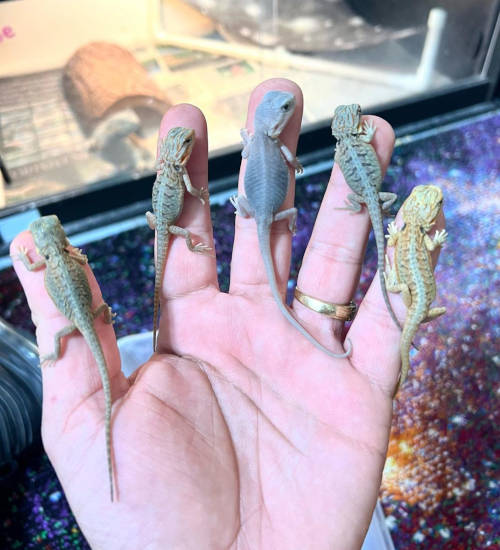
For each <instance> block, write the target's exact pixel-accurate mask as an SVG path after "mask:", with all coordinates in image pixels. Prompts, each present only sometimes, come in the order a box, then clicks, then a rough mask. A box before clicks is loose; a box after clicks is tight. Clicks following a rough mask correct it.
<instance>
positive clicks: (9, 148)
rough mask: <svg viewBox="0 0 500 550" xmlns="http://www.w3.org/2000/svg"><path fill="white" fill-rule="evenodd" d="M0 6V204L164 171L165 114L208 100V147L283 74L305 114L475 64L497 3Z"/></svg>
mask: <svg viewBox="0 0 500 550" xmlns="http://www.w3.org/2000/svg"><path fill="white" fill-rule="evenodd" d="M435 5H436V4H435V1H434V0H433V1H430V0H421V1H420V2H401V1H395V0H386V1H384V2H381V1H375V0H372V1H369V0H308V1H304V0H254V1H252V0H149V1H148V2H137V1H135V0H86V1H76V0H75V1H72V2H68V1H67V0H44V1H43V2H42V1H40V0H20V1H16V2H12V1H11V2H0V21H1V23H0V157H1V161H2V165H3V166H2V173H3V176H4V179H5V178H7V179H8V180H10V183H4V185H3V186H2V185H0V207H1V206H5V205H7V206H10V205H13V204H16V203H19V202H22V201H28V200H33V199H38V198H41V197H45V196H48V195H51V194H54V193H60V192H65V191H69V190H74V189H76V188H79V187H81V186H85V185H89V184H98V183H100V184H105V183H106V181H109V180H110V179H111V180H112V181H116V179H117V178H118V179H119V180H120V179H123V180H125V179H127V180H130V179H131V178H134V177H137V176H138V175H140V174H142V173H151V172H152V171H153V168H154V155H155V147H156V133H157V128H158V123H159V121H160V119H161V116H162V113H163V112H164V111H165V110H166V109H167V108H168V106H170V105H173V104H175V103H179V102H189V103H194V104H196V105H198V106H199V107H200V108H201V109H202V110H203V111H204V113H205V116H206V117H207V121H208V127H209V136H210V149H211V152H214V151H218V150H221V149H223V148H226V147H230V146H237V144H238V142H239V128H240V126H241V125H242V123H243V121H244V120H245V114H246V108H247V101H248V96H249V93H250V91H251V89H252V88H253V87H254V86H256V85H257V84H258V83H259V82H260V81H262V80H264V79H266V78H271V77H276V76H280V77H286V78H290V79H292V80H294V81H296V82H297V83H298V84H299V85H300V86H301V87H302V89H303V91H304V96H305V109H304V124H306V125H307V124H311V123H317V122H320V121H326V120H327V119H329V118H330V116H331V113H332V112H333V109H334V107H335V106H336V105H337V104H340V103H346V102H349V103H353V102H356V103H360V104H362V105H363V107H364V108H365V109H366V110H367V109H369V108H370V107H373V106H374V105H378V104H381V103H385V102H388V101H391V100H395V99H402V98H406V97H408V98H411V97H412V96H413V95H414V94H416V93H419V92H422V91H425V90H430V89H437V88H440V87H444V86H450V85H453V84H454V83H456V82H459V81H460V80H461V79H464V78H468V77H471V76H474V75H479V74H480V72H481V69H482V64H483V60H484V57H485V53H486V51H487V47H488V42H489V37H490V35H491V27H492V25H493V21H494V15H495V13H496V10H497V9H498V1H496V0H481V1H478V0H442V1H440V2H439V6H440V8H435V7H434V6H435Z"/></svg>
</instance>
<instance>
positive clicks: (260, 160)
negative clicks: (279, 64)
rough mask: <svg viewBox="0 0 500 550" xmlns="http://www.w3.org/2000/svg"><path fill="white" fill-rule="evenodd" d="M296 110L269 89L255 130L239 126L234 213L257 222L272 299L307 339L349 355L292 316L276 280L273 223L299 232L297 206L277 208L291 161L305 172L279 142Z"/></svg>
mask: <svg viewBox="0 0 500 550" xmlns="http://www.w3.org/2000/svg"><path fill="white" fill-rule="evenodd" d="M294 110H295V97H294V95H293V94H291V93H288V92H282V91H270V92H267V93H266V94H265V95H264V97H263V98H262V101H261V102H260V103H259V105H258V106H257V109H256V111H255V118H254V127H255V130H254V134H253V135H250V134H249V133H248V131H247V130H245V129H244V130H242V131H241V137H242V138H243V145H244V147H243V151H242V153H241V155H242V157H243V158H246V159H247V164H246V169H245V179H244V186H245V194H246V196H243V195H238V196H235V197H231V203H232V204H233V206H234V207H235V208H236V213H237V214H239V215H240V216H242V217H244V218H249V217H252V218H254V219H255V222H256V224H257V234H258V238H259V247H260V251H261V255H262V259H263V261H264V266H265V269H266V273H267V277H268V280H269V286H270V287H271V293H272V295H273V298H274V300H275V301H276V303H277V304H278V307H279V309H280V311H281V313H282V314H283V316H284V317H285V318H286V320H287V321H288V322H289V323H290V324H291V325H293V326H294V327H295V328H296V329H297V330H298V331H299V332H300V333H301V334H302V335H303V336H304V337H305V338H307V340H309V342H311V343H312V344H313V345H314V346H315V347H316V348H318V349H320V350H321V351H323V352H324V353H326V354H328V355H329V356H330V357H347V356H348V355H349V354H350V353H351V347H350V342H349V341H348V346H349V349H348V350H347V351H346V352H345V353H342V354H335V353H333V352H332V351H330V350H329V349H328V348H325V347H324V346H323V345H322V344H320V343H319V342H318V341H317V340H316V339H315V338H314V337H313V336H311V335H310V334H309V333H308V332H307V331H306V329H305V328H304V327H303V326H302V325H301V324H300V323H299V322H298V321H297V320H296V319H295V317H293V315H292V314H291V313H290V311H289V309H288V308H287V306H286V304H284V303H283V298H282V296H281V294H280V291H279V289H278V285H277V283H276V274H275V272H274V264H273V258H272V255H271V237H270V230H271V224H272V223H273V222H274V221H278V220H287V221H288V228H289V229H290V231H291V232H292V233H295V224H296V220H297V209H296V208H289V209H287V210H282V211H281V212H278V210H279V209H280V208H281V205H282V204H283V201H284V200H285V197H286V195H287V192H288V184H289V173H288V165H290V166H292V167H293V168H294V169H295V170H297V171H298V172H302V166H301V164H300V162H299V161H298V160H297V159H296V158H295V157H294V155H293V154H292V152H291V151H290V150H289V149H288V147H286V145H284V144H283V143H281V141H280V140H279V136H280V134H281V132H282V131H283V129H284V128H285V126H286V125H287V123H288V121H289V120H290V117H291V116H292V114H293V112H294Z"/></svg>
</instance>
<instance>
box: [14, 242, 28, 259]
mask: <svg viewBox="0 0 500 550" xmlns="http://www.w3.org/2000/svg"><path fill="white" fill-rule="evenodd" d="M27 257H28V248H27V247H26V246H24V245H23V246H19V247H18V248H17V256H16V260H19V261H21V262H23V261H24V260H25V259H26V258H27Z"/></svg>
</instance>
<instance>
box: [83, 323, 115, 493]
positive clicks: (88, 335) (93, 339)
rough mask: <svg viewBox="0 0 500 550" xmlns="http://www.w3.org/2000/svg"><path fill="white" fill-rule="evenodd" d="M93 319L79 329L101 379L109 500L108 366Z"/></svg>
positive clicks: (109, 402) (111, 453)
mask: <svg viewBox="0 0 500 550" xmlns="http://www.w3.org/2000/svg"><path fill="white" fill-rule="evenodd" d="M93 322H94V321H93V319H90V325H89V328H88V329H87V330H83V331H81V332H82V334H83V337H84V338H85V340H86V342H87V344H88V345H89V347H90V349H91V350H92V352H93V354H94V357H95V360H96V362H97V368H98V369H99V374H100V376H101V381H102V389H103V391H104V403H105V418H104V420H105V433H106V458H107V462H108V477H109V494H110V498H111V502H113V499H114V492H113V447H112V441H111V406H112V402H111V385H110V383H109V375H108V368H107V365H106V359H105V357H104V353H103V351H102V346H101V342H100V341H99V338H98V337H97V333H96V331H95V329H94V326H93Z"/></svg>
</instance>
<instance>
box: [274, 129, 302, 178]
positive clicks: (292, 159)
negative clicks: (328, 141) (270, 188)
mask: <svg viewBox="0 0 500 550" xmlns="http://www.w3.org/2000/svg"><path fill="white" fill-rule="evenodd" d="M274 141H275V142H276V145H278V147H279V148H280V151H281V153H282V155H283V156H284V157H285V160H286V161H287V162H288V164H289V165H290V166H292V167H293V169H294V170H295V171H296V172H297V173H298V174H302V172H303V171H304V168H303V166H302V164H300V161H299V159H298V158H297V157H296V156H295V155H294V154H293V153H292V152H291V151H290V149H288V147H287V146H286V145H285V144H284V143H281V141H280V140H279V139H278V138H274Z"/></svg>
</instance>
